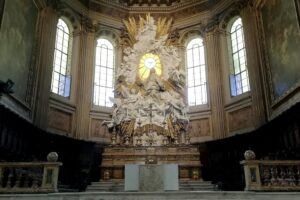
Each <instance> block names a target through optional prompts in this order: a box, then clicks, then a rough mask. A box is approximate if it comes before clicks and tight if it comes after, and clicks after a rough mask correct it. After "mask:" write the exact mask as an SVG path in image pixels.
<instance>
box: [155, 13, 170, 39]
mask: <svg viewBox="0 0 300 200" xmlns="http://www.w3.org/2000/svg"><path fill="white" fill-rule="evenodd" d="M172 22H173V19H172V18H170V19H167V18H166V17H159V18H158V20H157V30H156V39H158V38H160V37H162V36H164V35H166V34H168V33H169V32H170V30H171V25H172Z"/></svg>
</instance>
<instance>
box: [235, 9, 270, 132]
mask: <svg viewBox="0 0 300 200" xmlns="http://www.w3.org/2000/svg"><path fill="white" fill-rule="evenodd" d="M256 12H257V10H256V9H255V8H253V7H251V6H250V5H247V6H245V7H243V8H242V9H241V17H242V20H243V28H244V37H245V46H246V54H247V67H248V72H249V81H250V89H251V94H252V111H253V116H252V117H253V122H254V126H255V127H259V126H261V125H262V124H264V123H265V120H266V115H265V106H264V98H263V96H264V95H263V86H262V77H261V76H262V73H261V70H260V67H261V65H260V58H259V46H258V31H257V21H256Z"/></svg>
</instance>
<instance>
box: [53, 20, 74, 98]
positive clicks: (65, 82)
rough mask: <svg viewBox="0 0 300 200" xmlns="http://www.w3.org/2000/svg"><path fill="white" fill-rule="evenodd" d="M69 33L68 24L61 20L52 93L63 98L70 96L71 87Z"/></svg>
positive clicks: (57, 30) (58, 29)
mask: <svg viewBox="0 0 300 200" xmlns="http://www.w3.org/2000/svg"><path fill="white" fill-rule="evenodd" d="M69 32H70V30H69V28H68V26H67V24H66V23H65V22H64V21H63V20H62V19H59V20H58V23H57V28H56V40H55V49H54V61H53V73H52V83H51V91H52V92H53V93H55V94H58V95H61V96H63V97H69V96H70V87H71V76H70V67H69V66H70V65H69V63H68V60H69V58H68V57H69V55H70V50H69V40H70V37H69Z"/></svg>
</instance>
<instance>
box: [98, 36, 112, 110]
mask: <svg viewBox="0 0 300 200" xmlns="http://www.w3.org/2000/svg"><path fill="white" fill-rule="evenodd" d="M113 74H114V48H113V45H112V44H111V43H110V42H109V41H108V40H106V39H102V38H100V39H98V40H97V46H96V61H95V80H94V105H98V106H105V107H112V105H113V103H112V102H111V100H110V98H114V94H113Z"/></svg>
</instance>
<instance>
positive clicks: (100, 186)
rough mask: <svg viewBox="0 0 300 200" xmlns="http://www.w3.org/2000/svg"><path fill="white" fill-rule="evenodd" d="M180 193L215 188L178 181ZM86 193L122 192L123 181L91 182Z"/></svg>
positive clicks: (198, 182) (193, 182)
mask: <svg viewBox="0 0 300 200" xmlns="http://www.w3.org/2000/svg"><path fill="white" fill-rule="evenodd" d="M179 190H180V191H213V190H215V186H214V185H213V184H211V182H209V181H197V180H195V181H191V180H186V181H179ZM86 191H87V192H124V181H101V182H92V183H91V185H89V186H88V187H87V189H86Z"/></svg>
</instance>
